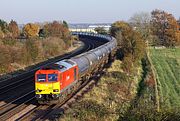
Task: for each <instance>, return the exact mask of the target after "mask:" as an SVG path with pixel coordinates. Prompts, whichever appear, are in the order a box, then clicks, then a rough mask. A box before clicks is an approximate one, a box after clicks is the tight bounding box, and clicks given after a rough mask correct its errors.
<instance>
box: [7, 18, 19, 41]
mask: <svg viewBox="0 0 180 121" xmlns="http://www.w3.org/2000/svg"><path fill="white" fill-rule="evenodd" d="M8 30H9V32H11V34H12V37H13V38H17V37H18V36H19V34H20V30H19V27H18V25H17V23H16V21H13V20H11V22H10V23H9V25H8Z"/></svg>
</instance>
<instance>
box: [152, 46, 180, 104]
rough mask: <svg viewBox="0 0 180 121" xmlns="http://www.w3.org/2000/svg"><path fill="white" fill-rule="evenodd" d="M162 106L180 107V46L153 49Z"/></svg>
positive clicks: (153, 60)
mask: <svg viewBox="0 0 180 121" xmlns="http://www.w3.org/2000/svg"><path fill="white" fill-rule="evenodd" d="M150 52H151V58H152V62H153V65H154V67H155V69H156V73H157V81H158V91H159V96H160V105H161V107H168V108H177V107H180V48H175V49H167V48H165V49H151V50H150Z"/></svg>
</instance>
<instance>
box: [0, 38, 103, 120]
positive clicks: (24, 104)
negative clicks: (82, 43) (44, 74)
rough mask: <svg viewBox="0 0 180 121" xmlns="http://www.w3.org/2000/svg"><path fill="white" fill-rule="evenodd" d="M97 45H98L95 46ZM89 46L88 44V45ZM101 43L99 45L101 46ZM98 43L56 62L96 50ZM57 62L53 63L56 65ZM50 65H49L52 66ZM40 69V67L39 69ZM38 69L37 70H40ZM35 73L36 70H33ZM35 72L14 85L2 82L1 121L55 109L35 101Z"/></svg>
mask: <svg viewBox="0 0 180 121" xmlns="http://www.w3.org/2000/svg"><path fill="white" fill-rule="evenodd" d="M94 43H96V45H95V44H94ZM86 44H87V43H86ZM101 44H102V43H100V44H99V45H101ZM99 45H98V43H97V42H92V40H91V41H90V42H89V43H88V46H86V48H84V49H83V50H81V51H80V52H79V51H75V52H73V53H71V54H68V55H67V56H65V57H62V58H58V59H57V60H56V61H59V60H62V59H65V58H69V57H71V56H74V55H76V54H79V53H81V52H82V51H83V52H84V51H88V50H90V49H92V48H95V47H97V46H99ZM54 62H55V61H53V62H51V63H54ZM51 63H48V64H51ZM38 68H39V67H38ZM38 68H37V69H38ZM33 71H35V70H33ZM33 71H30V72H29V74H28V75H27V74H25V75H24V76H27V77H24V76H23V78H20V77H16V78H15V79H14V80H11V81H13V83H12V82H11V83H9V84H8V85H7V83H8V82H9V81H7V80H6V81H4V80H3V81H1V82H0V84H2V83H5V84H2V85H1V87H0V120H15V119H18V118H19V117H22V116H23V115H25V114H26V113H28V112H33V110H38V109H43V108H45V109H53V107H54V106H53V105H52V106H49V107H47V106H39V105H38V104H37V103H36V101H35V99H34V83H33V82H34V81H33V80H34V73H33V74H31V73H32V72H33Z"/></svg>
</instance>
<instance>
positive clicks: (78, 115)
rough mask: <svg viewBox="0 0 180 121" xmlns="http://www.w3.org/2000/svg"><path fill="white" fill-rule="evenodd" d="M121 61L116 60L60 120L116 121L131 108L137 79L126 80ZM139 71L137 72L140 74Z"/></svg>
mask: <svg viewBox="0 0 180 121" xmlns="http://www.w3.org/2000/svg"><path fill="white" fill-rule="evenodd" d="M121 65H122V64H121V61H119V60H116V61H115V62H113V64H112V65H111V67H110V68H109V69H107V72H106V74H105V75H104V76H102V77H101V79H100V80H99V82H98V83H97V85H96V86H95V87H94V88H93V90H91V91H90V92H88V93H87V94H85V95H84V97H83V98H82V99H81V100H79V101H78V102H77V103H75V104H73V105H72V108H70V109H68V110H67V111H66V112H65V115H63V116H62V117H61V118H60V120H65V121H68V120H69V121H71V120H77V121H100V120H107V121H109V120H118V118H119V116H122V115H123V114H124V113H125V112H126V111H127V110H128V108H129V107H130V106H131V101H132V99H134V98H135V96H136V93H137V87H138V78H140V75H139V77H136V78H131V79H129V78H127V77H128V75H127V74H125V73H124V72H123V71H122V69H121ZM140 72H141V71H139V73H140Z"/></svg>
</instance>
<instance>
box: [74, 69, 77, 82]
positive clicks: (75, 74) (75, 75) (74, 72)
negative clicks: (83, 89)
mask: <svg viewBox="0 0 180 121" xmlns="http://www.w3.org/2000/svg"><path fill="white" fill-rule="evenodd" d="M76 78H77V76H76V68H75V69H74V80H76Z"/></svg>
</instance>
